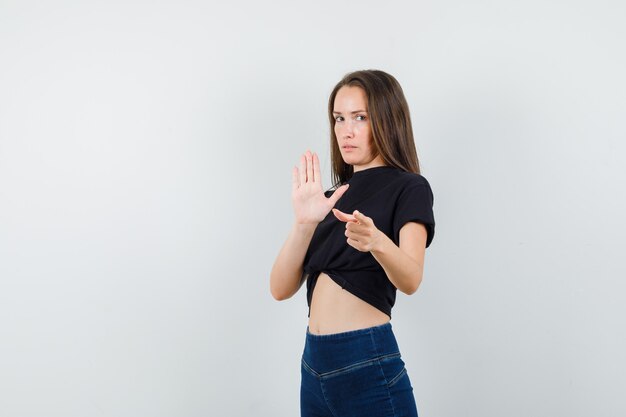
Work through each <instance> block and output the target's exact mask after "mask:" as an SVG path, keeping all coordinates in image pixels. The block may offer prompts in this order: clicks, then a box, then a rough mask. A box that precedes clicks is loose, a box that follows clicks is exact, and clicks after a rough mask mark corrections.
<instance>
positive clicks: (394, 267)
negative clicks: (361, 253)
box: [370, 233, 424, 295]
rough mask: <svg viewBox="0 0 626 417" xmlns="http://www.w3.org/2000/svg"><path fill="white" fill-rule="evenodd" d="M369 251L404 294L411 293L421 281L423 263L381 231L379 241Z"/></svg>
mask: <svg viewBox="0 0 626 417" xmlns="http://www.w3.org/2000/svg"><path fill="white" fill-rule="evenodd" d="M370 253H371V254H372V255H373V256H374V258H375V259H376V261H378V263H379V264H380V265H381V266H382V267H383V269H384V270H385V273H386V274H387V277H388V278H389V280H390V281H391V283H392V284H393V285H394V286H395V287H396V288H397V289H399V290H400V291H402V292H403V293H405V294H409V295H410V294H413V293H414V292H415V291H417V288H418V287H419V285H420V283H421V282H422V273H423V271H424V268H423V265H422V264H420V263H419V262H417V261H416V260H415V259H413V258H412V257H410V256H409V255H408V254H407V253H406V252H404V251H403V250H402V249H400V248H399V247H398V246H397V245H396V244H395V243H394V242H393V241H392V240H391V239H389V237H388V236H387V235H385V234H384V233H381V243H380V244H379V245H378V246H377V248H375V249H372V250H371V251H370Z"/></svg>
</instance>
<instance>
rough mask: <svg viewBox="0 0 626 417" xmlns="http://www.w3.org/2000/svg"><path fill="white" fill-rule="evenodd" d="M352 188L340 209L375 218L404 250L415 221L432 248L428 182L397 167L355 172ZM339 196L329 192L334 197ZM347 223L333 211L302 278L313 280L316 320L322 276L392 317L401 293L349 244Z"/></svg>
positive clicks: (365, 254) (314, 240)
mask: <svg viewBox="0 0 626 417" xmlns="http://www.w3.org/2000/svg"><path fill="white" fill-rule="evenodd" d="M348 184H350V187H349V188H348V190H347V191H346V192H345V193H344V195H343V196H342V197H341V198H340V199H339V201H337V204H336V205H335V208H336V209H338V210H341V211H343V212H345V213H349V214H352V212H353V211H354V210H359V212H361V213H363V214H364V215H365V216H367V217H371V218H372V220H373V221H374V225H375V226H376V227H377V228H378V230H380V231H382V232H383V233H385V234H386V235H387V236H389V238H390V239H391V240H392V241H393V242H394V243H395V244H396V245H399V235H400V229H401V228H402V226H403V225H404V224H405V223H407V222H410V221H413V222H419V223H422V224H424V226H426V231H427V240H426V247H428V246H430V243H431V242H432V240H433V236H434V234H435V218H434V215H433V193H432V190H431V188H430V184H429V183H428V181H427V180H426V178H424V177H423V176H421V175H419V174H414V173H412V172H406V171H403V170H401V169H399V168H396V167H392V166H377V167H373V168H367V169H364V170H361V171H357V172H355V173H354V174H353V175H352V177H351V178H350V179H349V180H348ZM333 192H334V190H329V191H326V192H325V193H324V194H325V195H326V197H330V196H331V195H332V193H333ZM345 230H346V228H345V223H344V222H342V221H340V220H339V219H337V218H336V217H335V215H334V214H333V212H332V210H331V211H330V212H329V213H328V215H327V216H326V217H325V218H324V220H322V221H321V222H320V223H319V224H318V225H317V228H316V229H315V233H314V234H313V238H312V239H311V243H310V244H309V248H308V249H307V252H306V255H305V258H304V267H303V268H304V270H303V275H302V278H303V279H304V278H305V276H306V280H307V304H308V306H309V316H310V315H311V299H312V296H313V289H314V288H315V284H316V282H317V277H318V276H319V274H320V272H325V273H326V274H328V276H329V277H330V278H332V280H333V281H335V282H336V283H337V284H339V285H340V286H341V287H342V288H343V289H345V290H346V291H348V292H350V293H352V294H354V295H355V296H357V297H359V298H361V299H362V300H364V301H365V302H367V303H369V304H371V305H372V306H374V307H376V308H377V309H379V310H381V311H382V312H383V313H385V314H387V315H388V316H389V317H391V309H392V307H393V305H394V304H395V301H396V287H395V286H394V285H393V284H392V282H391V281H390V280H389V278H387V275H386V274H385V270H384V269H383V268H382V266H381V265H380V264H379V263H378V261H376V259H375V258H374V256H373V255H372V254H371V253H370V252H361V251H359V250H357V249H355V248H353V247H352V246H350V245H349V244H348V243H347V242H346V239H347V238H346V236H345Z"/></svg>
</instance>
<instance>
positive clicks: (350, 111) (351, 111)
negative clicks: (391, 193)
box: [333, 86, 384, 172]
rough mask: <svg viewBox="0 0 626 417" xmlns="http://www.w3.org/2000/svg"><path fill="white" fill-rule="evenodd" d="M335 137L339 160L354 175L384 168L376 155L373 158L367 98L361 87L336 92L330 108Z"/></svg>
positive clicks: (380, 159) (342, 88)
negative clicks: (376, 168)
mask: <svg viewBox="0 0 626 417" xmlns="http://www.w3.org/2000/svg"><path fill="white" fill-rule="evenodd" d="M333 116H334V117H335V135H336V136H337V142H338V145H339V149H340V150H341V156H342V157H343V160H344V162H345V163H346V164H350V165H352V166H353V168H354V172H356V171H360V170H361V169H366V168H370V167H373V166H379V165H384V163H383V161H382V158H381V157H380V155H378V156H377V157H376V158H374V157H373V153H374V147H373V140H372V129H371V126H370V119H369V113H368V112H367V97H366V96H365V91H364V90H363V89H362V88H360V87H351V86H343V87H341V88H340V89H339V91H337V95H336V96H335V104H334V108H333Z"/></svg>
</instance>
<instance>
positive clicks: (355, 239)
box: [333, 208, 385, 252]
mask: <svg viewBox="0 0 626 417" xmlns="http://www.w3.org/2000/svg"><path fill="white" fill-rule="evenodd" d="M333 214H334V215H335V217H337V218H338V219H339V220H341V221H342V222H345V223H346V232H345V235H346V237H347V242H348V245H350V246H352V247H353V248H354V249H356V250H358V251H361V252H370V251H372V250H374V249H376V247H377V246H378V245H379V244H380V243H382V238H383V237H384V236H385V235H384V234H383V233H382V232H381V231H380V230H378V228H377V227H376V225H375V224H374V220H372V218H371V217H367V216H366V215H364V214H363V213H361V212H359V211H358V210H354V212H353V213H352V214H348V213H344V212H343V211H341V210H337V209H336V208H334V209H333Z"/></svg>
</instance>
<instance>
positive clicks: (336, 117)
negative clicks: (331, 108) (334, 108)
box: [335, 116, 343, 122]
mask: <svg viewBox="0 0 626 417" xmlns="http://www.w3.org/2000/svg"><path fill="white" fill-rule="evenodd" d="M339 119H343V118H342V117H341V116H335V122H340V121H341V120H339Z"/></svg>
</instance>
